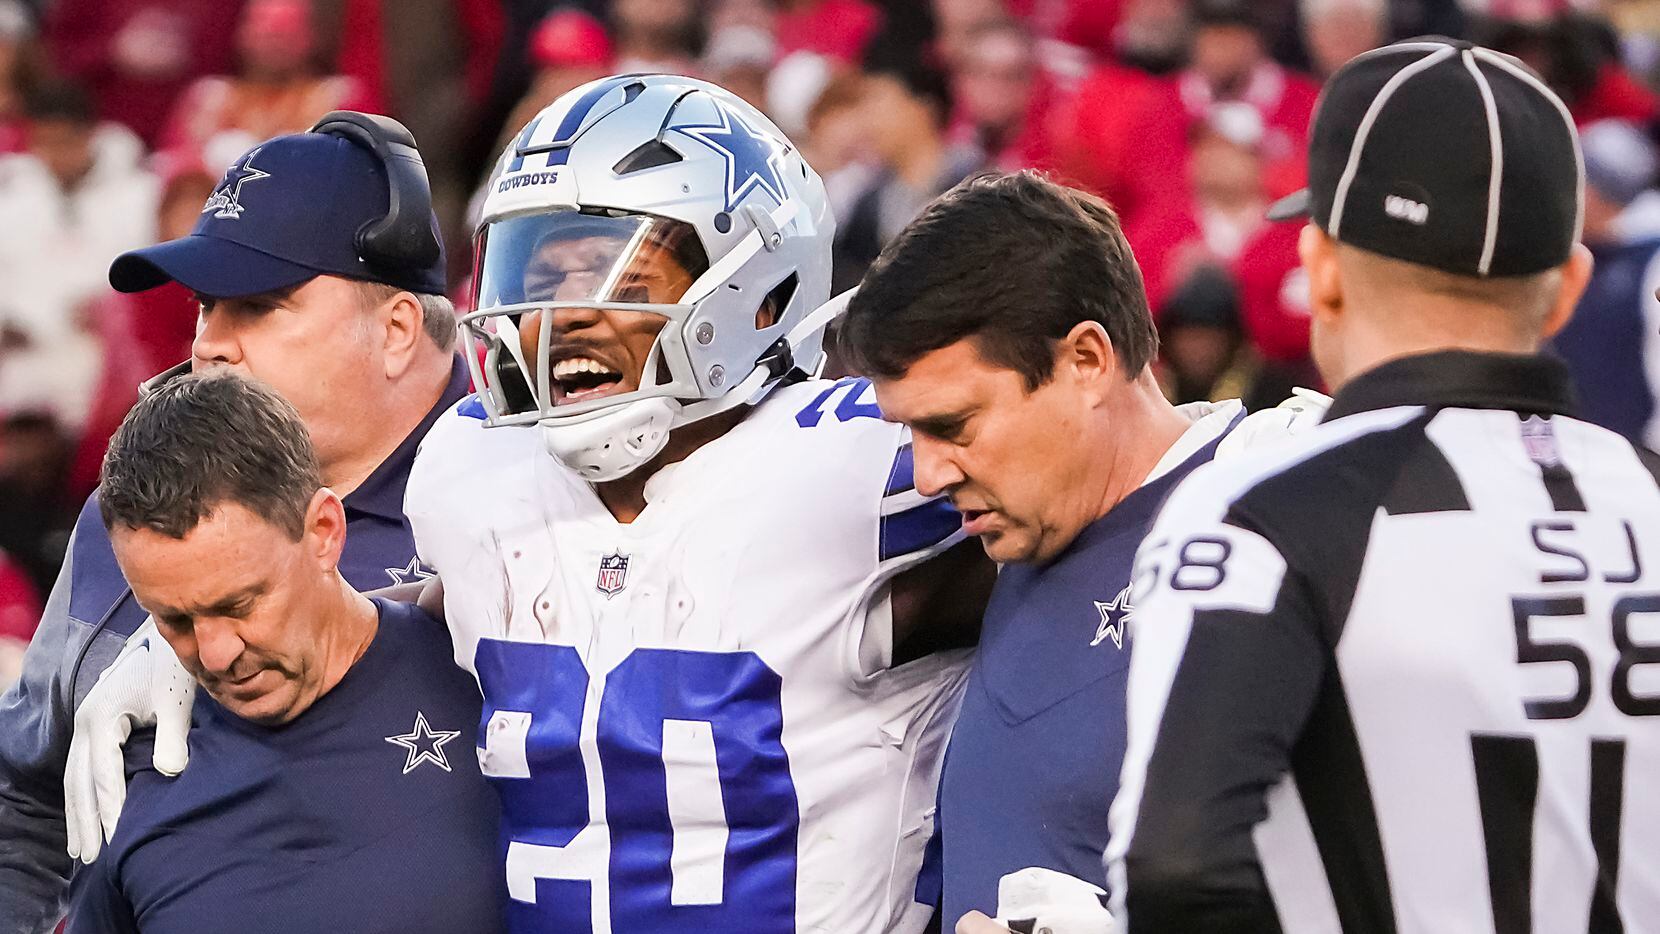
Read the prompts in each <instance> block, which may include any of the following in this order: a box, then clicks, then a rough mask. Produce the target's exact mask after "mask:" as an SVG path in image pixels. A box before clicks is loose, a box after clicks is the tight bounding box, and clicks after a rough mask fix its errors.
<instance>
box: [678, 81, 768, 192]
mask: <svg viewBox="0 0 1660 934" xmlns="http://www.w3.org/2000/svg"><path fill="white" fill-rule="evenodd" d="M715 111H716V113H717V114H719V116H720V123H718V124H716V125H714V126H680V127H675V130H676V131H677V132H680V133H684V134H686V135H687V136H690V137H692V138H693V139H695V140H697V141H698V142H700V143H703V144H704V145H705V146H708V147H709V148H710V149H713V150H714V151H715V152H718V153H720V154H721V155H722V156H723V157H725V159H726V160H727V162H726V209H727V210H728V211H730V210H732V206H733V205H734V204H737V203H738V201H739V200H741V199H742V198H743V196H744V195H746V194H748V193H749V192H750V190H751V189H753V188H756V187H759V188H760V189H761V190H763V191H765V192H767V193H768V194H770V195H772V196H773V198H774V199H775V200H777V201H778V202H779V203H780V204H782V203H783V201H784V191H783V189H784V182H783V181H782V180H781V179H780V178H779V177H778V168H777V163H778V161H779V157H780V156H781V155H782V149H783V147H782V145H781V144H779V142H778V141H777V140H775V139H773V138H772V137H771V136H768V135H767V134H766V133H762V132H757V131H756V130H755V129H753V128H752V127H750V126H749V124H747V123H745V122H744V119H743V118H742V117H740V116H738V115H737V114H736V113H733V112H732V111H730V110H728V109H727V108H725V107H716V108H715Z"/></svg>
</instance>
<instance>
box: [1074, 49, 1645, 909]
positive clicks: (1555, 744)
mask: <svg viewBox="0 0 1660 934" xmlns="http://www.w3.org/2000/svg"><path fill="white" fill-rule="evenodd" d="M1320 100H1321V103H1320V109H1319V112H1318V114H1317V115H1316V117H1315V120H1314V129H1313V135H1312V138H1311V140H1310V144H1309V187H1308V188H1307V189H1306V190H1304V191H1301V192H1298V193H1297V194H1296V195H1294V196H1292V197H1291V198H1288V199H1286V200H1285V201H1283V202H1281V203H1280V204H1279V205H1278V206H1276V208H1275V209H1273V210H1271V211H1270V212H1269V216H1270V217H1275V218H1290V217H1306V218H1307V223H1306V224H1305V225H1303V226H1302V228H1301V234H1300V242H1299V247H1300V254H1301V257H1302V263H1303V268H1304V269H1305V270H1307V272H1308V281H1309V299H1310V301H1309V304H1310V307H1311V308H1312V310H1313V323H1312V329H1313V330H1312V335H1313V338H1312V346H1313V351H1314V359H1315V362H1316V363H1317V364H1318V366H1319V368H1320V371H1321V373H1322V374H1323V375H1324V376H1325V378H1326V380H1327V381H1328V382H1329V383H1330V384H1331V385H1332V386H1334V387H1336V390H1337V393H1336V396H1335V398H1334V399H1333V401H1332V404H1331V408H1330V411H1329V412H1328V413H1327V419H1326V420H1325V421H1324V422H1323V423H1322V424H1320V425H1319V426H1317V427H1316V428H1314V429H1312V430H1310V431H1309V432H1307V433H1306V434H1305V435H1303V436H1302V437H1300V438H1297V439H1294V441H1292V442H1288V443H1287V444H1285V445H1283V446H1281V447H1279V448H1277V449H1275V450H1265V451H1261V452H1254V453H1253V455H1252V456H1250V457H1246V458H1241V459H1240V460H1238V461H1236V462H1234V463H1232V464H1229V465H1228V468H1229V469H1227V470H1219V469H1216V468H1202V469H1201V470H1199V471H1196V472H1195V473H1194V475H1193V476H1192V477H1191V478H1190V479H1189V480H1188V481H1187V482H1186V483H1184V484H1183V485H1182V486H1181V488H1180V489H1178V490H1177V491H1176V492H1175V493H1174V494H1172V495H1171V497H1170V499H1169V500H1168V502H1167V503H1166V504H1165V505H1164V506H1163V508H1162V510H1161V512H1160V514H1159V516H1158V519H1157V521H1156V523H1155V524H1154V527H1153V531H1152V533H1151V534H1150V535H1149V536H1148V538H1147V544H1146V546H1144V547H1143V548H1142V550H1141V552H1140V554H1139V555H1138V556H1137V559H1136V574H1135V579H1136V595H1137V597H1138V599H1139V611H1138V618H1137V620H1136V639H1137V647H1136V655H1135V660H1134V663H1133V665H1132V670H1131V673H1130V684H1129V709H1130V717H1131V719H1130V724H1129V734H1130V736H1129V739H1130V747H1129V748H1130V752H1129V754H1128V755H1127V756H1126V757H1125V763H1124V771H1123V776H1122V780H1121V782H1120V783H1119V789H1120V790H1119V793H1118V800H1117V801H1115V802H1114V803H1113V806H1112V843H1111V846H1110V848H1109V850H1108V854H1107V855H1108V859H1109V861H1110V866H1109V876H1110V878H1111V881H1112V886H1111V887H1112V897H1113V900H1114V905H1113V908H1114V913H1115V915H1116V916H1117V919H1118V921H1119V923H1120V925H1121V926H1122V927H1123V928H1124V929H1126V930H1127V931H1128V932H1129V934H1143V932H1181V934H1205V932H1233V931H1263V932H1278V931H1286V932H1292V934H1295V932H1314V931H1321V932H1324V931H1338V930H1342V931H1348V932H1355V931H1399V932H1402V934H1417V932H1429V931H1467V932H1478V934H1482V932H1494V931H1497V932H1509V931H1584V930H1591V931H1654V930H1656V926H1655V923H1656V919H1657V918H1660V861H1657V858H1656V853H1657V851H1656V848H1655V845H1654V841H1655V838H1656V835H1660V807H1657V806H1656V804H1657V801H1660V799H1657V798H1656V796H1655V794H1654V779H1653V776H1654V775H1655V774H1656V773H1657V772H1660V696H1657V695H1656V692H1655V690H1654V688H1655V685H1656V683H1657V682H1656V680H1655V677H1654V675H1655V666H1656V663H1657V662H1660V643H1657V641H1656V638H1655V633H1656V628H1655V621H1656V620H1655V614H1656V613H1660V594H1657V593H1656V592H1655V590H1656V588H1655V584H1656V579H1655V572H1654V570H1653V568H1654V562H1655V555H1656V554H1657V549H1660V538H1657V535H1660V489H1657V479H1660V458H1656V456H1655V455H1654V454H1653V453H1652V452H1650V451H1648V450H1647V449H1644V448H1642V447H1640V446H1637V445H1635V444H1633V443H1632V442H1631V441H1629V440H1628V439H1625V438H1622V437H1621V436H1619V435H1617V434H1615V433H1614V432H1612V431H1609V430H1607V429H1603V428H1599V427H1596V426H1594V425H1591V424H1589V423H1586V422H1583V421H1580V420H1578V419H1575V418H1573V417H1571V415H1570V414H1569V413H1570V412H1571V411H1572V408H1573V392H1572V387H1571V385H1570V380H1569V377H1568V371H1567V370H1566V368H1565V367H1563V366H1562V365H1561V363H1560V362H1558V361H1556V360H1553V359H1551V358H1549V357H1546V356H1543V355H1541V354H1540V353H1539V348H1540V344H1541V343H1542V342H1543V341H1544V339H1545V338H1547V337H1548V336H1550V335H1551V334H1553V333H1555V332H1557V331H1559V330H1560V329H1561V327H1562V325H1563V324H1564V323H1566V322H1567V320H1568V318H1569V316H1570V315H1571V314H1573V310H1574V306H1575V303H1576V302H1577V301H1578V300H1579V298H1580V296H1581V295H1582V294H1583V293H1584V291H1585V287H1586V283H1587V281H1588V280H1589V278H1590V274H1591V266H1592V261H1591V257H1590V255H1589V252H1588V251H1587V250H1586V249H1585V247H1584V246H1583V245H1581V244H1580V242H1579V240H1580V236H1581V232H1582V231H1581V225H1582V221H1583V217H1584V210H1585V203H1584V186H1585V170H1584V164H1583V162H1582V160H1581V154H1580V151H1579V144H1578V138H1577V133H1576V129H1575V124H1574V121H1573V120H1572V118H1571V117H1570V115H1569V111H1568V108H1567V107H1566V106H1565V105H1564V104H1563V102H1562V100H1561V99H1560V98H1558V97H1557V96H1556V95H1555V94H1554V93H1552V92H1551V91H1550V90H1549V88H1548V87H1547V86H1546V84H1545V83H1544V82H1543V81H1542V80H1541V79H1540V77H1539V76H1538V75H1536V74H1534V73H1533V72H1532V71H1530V70H1528V69H1527V67H1526V66H1525V65H1523V64H1522V63H1521V62H1519V61H1518V60H1516V59H1514V58H1511V57H1510V56H1508V55H1501V54H1499V53H1496V52H1494V51H1492V50H1490V49H1485V48H1480V47H1477V46H1472V45H1470V44H1469V43H1466V42H1459V41H1453V40H1446V39H1440V38H1436V37H1427V38H1423V39H1414V40H1408V41H1405V42H1399V43H1395V44H1394V45H1390V46H1386V47H1384V48H1382V49H1378V50H1375V51H1372V52H1368V53H1365V54H1363V55H1360V56H1358V57H1356V58H1355V59H1353V60H1351V61H1350V62H1349V63H1348V64H1347V65H1345V66H1343V68H1342V69H1340V70H1339V71H1337V72H1336V73H1335V74H1334V75H1333V76H1332V78H1331V80H1330V81H1329V82H1328V83H1327V85H1326V90H1325V92H1324V94H1323V95H1322V97H1321V99H1320ZM1429 128H1433V129H1432V131H1431V132H1426V129H1429Z"/></svg>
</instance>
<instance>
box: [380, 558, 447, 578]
mask: <svg viewBox="0 0 1660 934" xmlns="http://www.w3.org/2000/svg"><path fill="white" fill-rule="evenodd" d="M386 576H388V577H390V578H392V583H394V584H413V583H414V582H416V581H424V580H430V579H431V578H432V577H434V576H435V575H434V574H433V573H432V572H431V571H429V570H427V569H426V568H425V567H423V566H422V565H421V557H420V556H419V555H416V556H415V557H413V558H410V559H409V563H408V564H406V565H404V566H403V567H401V568H387V569H386Z"/></svg>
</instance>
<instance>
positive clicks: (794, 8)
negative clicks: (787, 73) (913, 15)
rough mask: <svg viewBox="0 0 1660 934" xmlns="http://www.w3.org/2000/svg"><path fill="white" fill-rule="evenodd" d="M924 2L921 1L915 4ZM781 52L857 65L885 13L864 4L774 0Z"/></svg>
mask: <svg viewBox="0 0 1660 934" xmlns="http://www.w3.org/2000/svg"><path fill="white" fill-rule="evenodd" d="M913 2H922V0H913ZM774 3H775V5H776V6H777V7H778V19H777V21H776V24H775V25H774V27H773V28H774V29H775V30H776V35H777V38H778V51H779V53H780V54H782V55H788V54H790V53H791V52H817V53H818V54H820V55H825V56H828V57H830V58H833V59H835V60H837V61H841V62H857V61H859V60H860V58H861V57H863V55H864V52H865V47H866V46H867V45H868V44H869V43H870V40H871V38H872V37H874V36H875V35H876V31H877V30H878V29H880V28H881V26H882V13H881V11H880V10H878V9H877V8H876V7H875V6H874V5H873V4H870V3H867V2H865V0H774Z"/></svg>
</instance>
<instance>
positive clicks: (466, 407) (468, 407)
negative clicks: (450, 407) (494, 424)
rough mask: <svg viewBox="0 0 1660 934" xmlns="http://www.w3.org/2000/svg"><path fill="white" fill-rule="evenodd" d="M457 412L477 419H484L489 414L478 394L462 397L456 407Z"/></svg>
mask: <svg viewBox="0 0 1660 934" xmlns="http://www.w3.org/2000/svg"><path fill="white" fill-rule="evenodd" d="M455 414H457V415H465V416H467V417H468V418H477V419H483V418H485V417H487V416H488V415H489V413H488V412H485V411H484V403H483V402H481V401H479V398H478V396H476V395H473V396H468V397H467V398H465V399H462V400H461V404H460V405H458V406H456V408H455Z"/></svg>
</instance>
